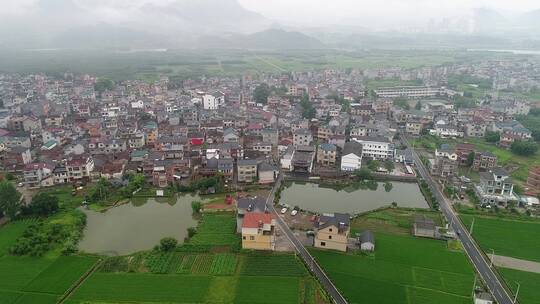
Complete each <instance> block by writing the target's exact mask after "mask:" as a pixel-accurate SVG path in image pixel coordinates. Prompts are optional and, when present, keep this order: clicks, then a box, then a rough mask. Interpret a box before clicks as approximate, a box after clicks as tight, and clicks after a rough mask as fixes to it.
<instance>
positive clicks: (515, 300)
mask: <svg viewBox="0 0 540 304" xmlns="http://www.w3.org/2000/svg"><path fill="white" fill-rule="evenodd" d="M516 284H517V285H518V288H517V290H516V295H515V296H514V304H516V302H517V297H518V293H519V287H521V284H519V282H516Z"/></svg>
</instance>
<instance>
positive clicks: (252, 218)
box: [242, 212, 276, 250]
mask: <svg viewBox="0 0 540 304" xmlns="http://www.w3.org/2000/svg"><path fill="white" fill-rule="evenodd" d="M275 226H276V219H275V216H274V215H273V214H271V213H264V212H263V213H260V212H249V213H247V214H245V215H244V219H243V221H242V249H254V250H274V248H275V245H276V237H275Z"/></svg>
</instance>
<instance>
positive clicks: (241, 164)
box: [236, 159, 257, 183]
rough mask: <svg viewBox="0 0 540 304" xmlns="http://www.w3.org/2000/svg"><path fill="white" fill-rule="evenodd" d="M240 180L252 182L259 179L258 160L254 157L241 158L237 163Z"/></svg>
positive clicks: (241, 181)
mask: <svg viewBox="0 0 540 304" xmlns="http://www.w3.org/2000/svg"><path fill="white" fill-rule="evenodd" d="M236 167H237V172H238V182H240V183H252V182H254V181H255V180H256V179H257V161H256V160H254V159H239V160H238V161H237V163H236Z"/></svg>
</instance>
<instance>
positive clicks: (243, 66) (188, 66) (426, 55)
mask: <svg viewBox="0 0 540 304" xmlns="http://www.w3.org/2000/svg"><path fill="white" fill-rule="evenodd" d="M486 56H492V57H495V56H500V55H499V54H489V53H488V54H483V53H472V52H465V51H445V50H439V51H428V50H425V51H422V50H414V51H406V50H401V51H392V50H372V51H369V50H364V51H341V50H331V49H326V50H288V51H287V52H280V51H257V52H255V51H244V50H218V49H216V50H206V51H201V50H168V51H166V52H132V53H127V52H115V51H106V50H52V51H40V52H37V51H20V52H11V51H2V52H0V71H7V72H17V73H35V72H46V73H47V74H59V75H61V74H63V73H64V72H65V71H73V72H80V73H89V74H96V75H98V76H107V77H110V78H112V79H114V80H125V79H134V78H135V79H141V80H143V81H147V82H151V81H155V80H158V79H159V75H160V74H163V75H167V76H169V77H171V78H172V79H185V78H188V77H196V76H201V75H207V76H217V75H223V76H226V75H230V76H233V75H241V74H244V73H261V72H265V73H267V72H274V73H280V72H287V71H310V70H317V69H327V68H329V69H336V68H339V69H348V68H364V69H365V68H382V67H401V68H405V69H410V68H417V67H423V66H434V65H441V64H445V63H452V62H457V61H462V60H475V59H480V58H482V57H484V59H485V57H486Z"/></svg>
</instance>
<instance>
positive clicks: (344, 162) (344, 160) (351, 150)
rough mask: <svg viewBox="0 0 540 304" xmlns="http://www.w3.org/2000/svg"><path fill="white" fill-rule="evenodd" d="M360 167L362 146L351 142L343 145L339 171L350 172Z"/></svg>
mask: <svg viewBox="0 0 540 304" xmlns="http://www.w3.org/2000/svg"><path fill="white" fill-rule="evenodd" d="M361 167H362V144H360V143H358V142H355V141H351V142H347V143H345V147H344V148H343V153H342V155H341V166H340V168H341V171H348V172H352V171H355V170H359V169H360V168H361Z"/></svg>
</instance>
